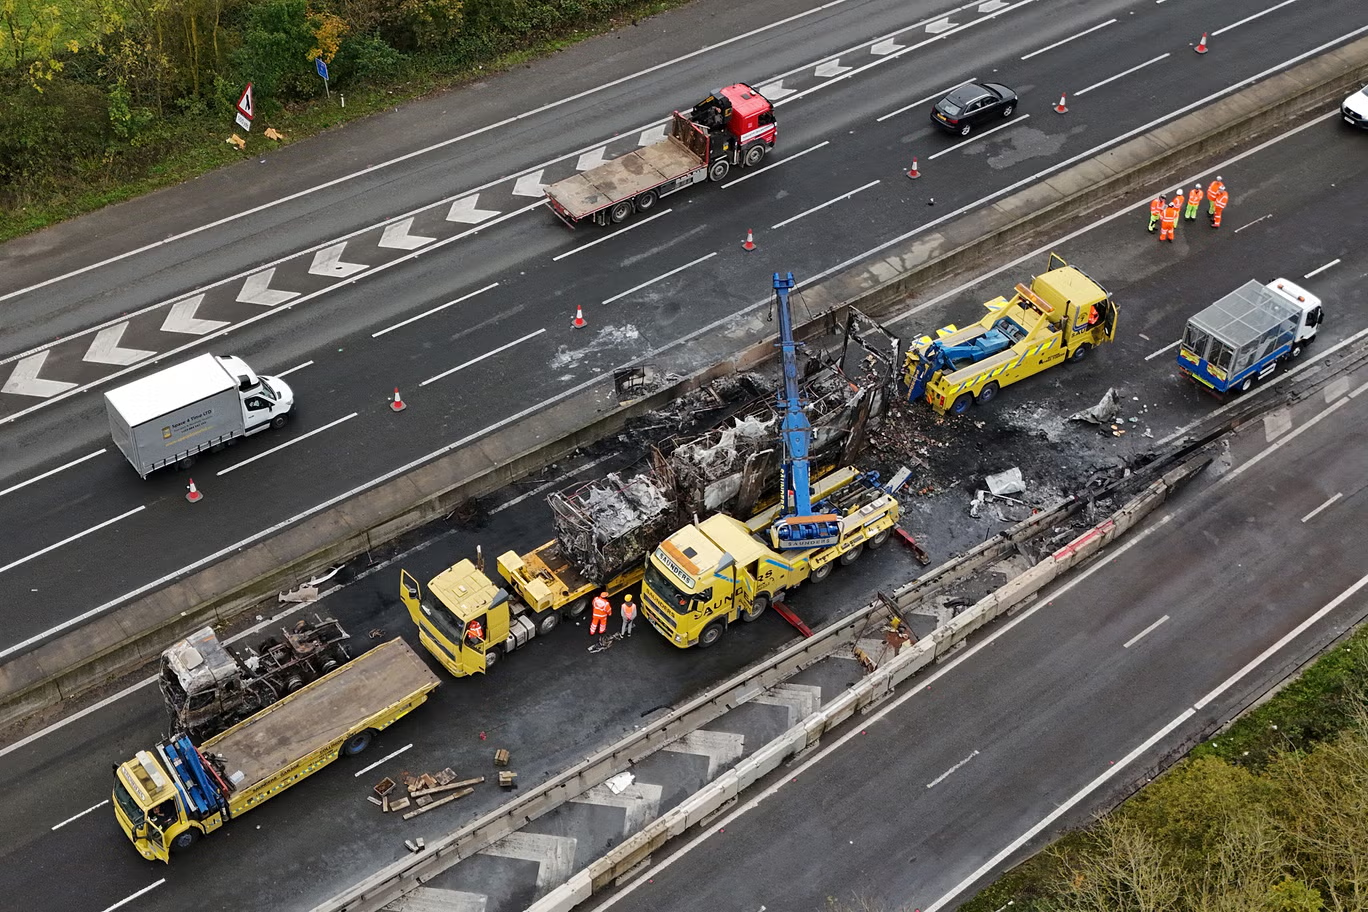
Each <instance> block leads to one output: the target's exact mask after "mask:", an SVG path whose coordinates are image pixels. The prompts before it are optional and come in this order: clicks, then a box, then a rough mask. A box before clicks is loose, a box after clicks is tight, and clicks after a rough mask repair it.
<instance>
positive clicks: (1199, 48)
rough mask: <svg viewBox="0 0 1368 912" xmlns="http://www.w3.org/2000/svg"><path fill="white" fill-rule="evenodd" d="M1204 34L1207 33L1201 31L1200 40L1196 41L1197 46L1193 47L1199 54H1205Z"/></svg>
mask: <svg viewBox="0 0 1368 912" xmlns="http://www.w3.org/2000/svg"><path fill="white" fill-rule="evenodd" d="M1206 36H1207V33H1206V32H1202V40H1201V41H1199V42H1197V46H1196V47H1195V48H1193V50H1194V51H1196V52H1197V53H1199V54H1205V53H1206V52H1207V43H1206Z"/></svg>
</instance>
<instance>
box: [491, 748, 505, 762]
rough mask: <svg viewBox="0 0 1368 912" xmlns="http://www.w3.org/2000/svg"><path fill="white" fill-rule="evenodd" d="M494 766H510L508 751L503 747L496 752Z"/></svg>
mask: <svg viewBox="0 0 1368 912" xmlns="http://www.w3.org/2000/svg"><path fill="white" fill-rule="evenodd" d="M494 765H495V766H508V751H507V750H506V749H504V748H502V747H501V748H499V749H498V750H496V751H495V752H494Z"/></svg>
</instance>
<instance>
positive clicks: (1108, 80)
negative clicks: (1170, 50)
mask: <svg viewBox="0 0 1368 912" xmlns="http://www.w3.org/2000/svg"><path fill="white" fill-rule="evenodd" d="M1168 56H1169V55H1168V54H1160V55H1159V56H1158V57H1151V58H1150V59H1149V60H1146V61H1145V62H1144V63H1142V64H1139V65H1138V66H1133V67H1131V68H1130V69H1129V70H1122V71H1121V72H1120V73H1117V74H1116V75H1115V76H1108V77H1107V78H1106V79H1104V80H1102V81H1101V82H1094V83H1093V84H1092V85H1090V86H1088V87H1087V88H1086V89H1079V90H1078V91H1077V92H1074V97H1075V98H1077V97H1078V96H1080V95H1087V94H1088V93H1089V92H1091V91H1092V90H1093V89H1100V88H1102V87H1103V86H1104V85H1107V84H1108V83H1112V82H1116V80H1118V79H1120V78H1121V77H1123V76H1129V75H1130V74H1131V73H1134V72H1136V71H1138V70H1143V69H1144V68H1145V67H1147V66H1149V65H1150V64H1151V63H1158V62H1159V61H1161V60H1163V59H1164V58H1165V57H1168Z"/></svg>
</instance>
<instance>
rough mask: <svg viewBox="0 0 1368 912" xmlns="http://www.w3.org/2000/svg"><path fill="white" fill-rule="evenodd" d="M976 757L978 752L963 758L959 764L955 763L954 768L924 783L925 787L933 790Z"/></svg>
mask: <svg viewBox="0 0 1368 912" xmlns="http://www.w3.org/2000/svg"><path fill="white" fill-rule="evenodd" d="M978 755H979V752H978V751H974V752H973V753H972V754H970V755H969V756H967V757H965V758H964V759H963V760H961V761H960V762H959V763H956V764H955V765H954V766H952V767H950V768H949V769H948V770H946V771H945V772H943V773H941V774H940V775H939V776H937V777H936V778H935V779H932V780H931V781H930V782H928V783H926V787H927V788H935V787H936V786H938V785H940V784H941V783H942V782H944V781H945V780H946V779H949V778H950V774H951V773H953V772H954V771H955V770H957V769H959V768H960V767H961V766H964V764H966V763H968V762H969V761H970V760H973V759H974V758H975V757H977V756H978Z"/></svg>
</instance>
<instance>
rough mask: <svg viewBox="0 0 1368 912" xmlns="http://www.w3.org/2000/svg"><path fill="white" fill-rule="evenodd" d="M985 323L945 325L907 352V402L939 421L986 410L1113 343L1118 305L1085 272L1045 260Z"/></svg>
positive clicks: (992, 306) (1053, 257) (993, 305)
mask: <svg viewBox="0 0 1368 912" xmlns="http://www.w3.org/2000/svg"><path fill="white" fill-rule="evenodd" d="M984 306H985V307H986V308H987V309H988V312H987V314H985V315H984V317H983V319H981V320H979V321H978V322H977V323H974V324H973V325H971V326H967V327H965V328H964V329H957V328H956V327H955V326H953V325H951V326H947V327H945V328H944V329H941V330H937V332H936V336H937V338H935V339H932V338H930V337H929V336H923V337H921V338H920V339H918V340H916V341H915V342H913V343H912V347H911V348H910V349H908V352H907V359H906V363H905V366H904V371H903V381H904V382H905V383H906V384H907V387H908V400H909V401H912V400H916V399H920V398H922V397H925V398H926V401H927V402H929V403H930V404H931V407H932V408H933V409H935V410H936V411H937V412H939V413H941V414H945V413H946V412H950V413H951V414H954V415H961V414H963V413H964V412H966V411H968V410H969V408H970V406H972V405H973V404H974V403H975V402H978V403H979V404H980V405H983V404H986V403H988V402H990V401H992V399H993V398H994V397H996V396H997V394H998V390H999V389H1001V388H1002V387H1004V386H1007V385H1009V384H1012V383H1016V382H1017V381H1018V380H1024V379H1026V378H1027V377H1029V376H1031V375H1032V374H1037V373H1039V372H1041V371H1043V370H1045V369H1046V368H1050V367H1054V366H1055V365H1056V364H1062V363H1063V362H1064V361H1066V360H1068V361H1082V360H1083V359H1084V358H1085V357H1087V355H1088V352H1089V351H1091V350H1092V349H1093V348H1095V347H1096V346H1098V345H1101V344H1103V343H1104V342H1110V341H1112V340H1113V339H1114V338H1116V314H1117V308H1116V304H1115V303H1114V302H1113V301H1112V299H1111V295H1110V294H1108V292H1107V290H1106V289H1105V288H1103V287H1102V286H1101V285H1099V284H1098V283H1097V282H1095V281H1093V280H1092V279H1091V278H1089V277H1088V275H1087V274H1086V273H1084V272H1083V270H1081V269H1079V268H1078V267H1076V266H1070V265H1069V264H1068V263H1066V262H1064V260H1063V259H1062V258H1061V257H1060V256H1058V255H1057V254H1053V253H1052V254H1050V259H1049V262H1048V264H1047V266H1046V271H1045V272H1043V273H1041V274H1040V275H1038V276H1036V277H1035V278H1034V279H1032V280H1031V285H1030V287H1029V288H1028V287H1026V286H1025V285H1022V284H1019V285H1017V287H1016V294H1014V295H1013V296H1012V298H1011V299H1010V300H1008V299H1007V298H1003V297H1000V296H999V297H997V298H994V299H993V300H991V301H989V302H988V303H987V304H985V305H984Z"/></svg>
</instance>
